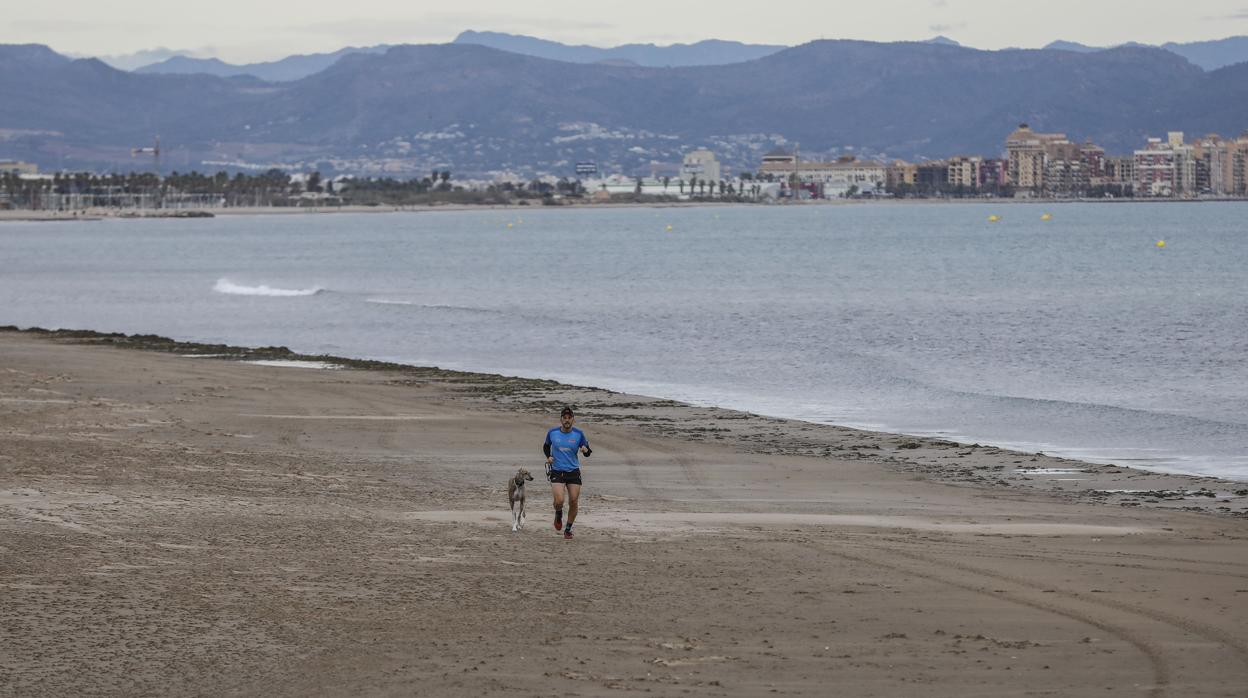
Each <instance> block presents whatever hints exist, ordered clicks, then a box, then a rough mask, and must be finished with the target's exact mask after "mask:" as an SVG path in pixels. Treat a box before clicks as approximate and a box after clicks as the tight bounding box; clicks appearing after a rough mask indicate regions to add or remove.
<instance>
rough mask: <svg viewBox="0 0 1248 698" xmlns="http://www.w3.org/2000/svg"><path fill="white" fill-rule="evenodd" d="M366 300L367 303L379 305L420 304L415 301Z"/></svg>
mask: <svg viewBox="0 0 1248 698" xmlns="http://www.w3.org/2000/svg"><path fill="white" fill-rule="evenodd" d="M366 300H367V302H369V303H377V304H379V305H420V303H417V302H415V301H396V300H392V299H390V298H369V299H366Z"/></svg>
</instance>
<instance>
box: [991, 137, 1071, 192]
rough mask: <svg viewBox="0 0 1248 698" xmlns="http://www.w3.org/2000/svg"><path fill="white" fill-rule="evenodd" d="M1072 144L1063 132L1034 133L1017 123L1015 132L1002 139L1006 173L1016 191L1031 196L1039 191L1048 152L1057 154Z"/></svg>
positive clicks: (1049, 157) (1042, 185)
mask: <svg viewBox="0 0 1248 698" xmlns="http://www.w3.org/2000/svg"><path fill="white" fill-rule="evenodd" d="M1069 145H1071V143H1070V140H1069V139H1067V138H1066V134H1064V133H1037V132H1035V131H1032V130H1031V127H1030V126H1028V125H1027V124H1019V127H1018V129H1017V130H1015V131H1014V132H1013V133H1011V134H1010V135H1009V136H1008V137H1007V138H1006V139H1005V151H1006V153H1007V160H1008V162H1009V165H1008V170H1007V172H1008V174H1009V178H1010V183H1012V184H1013V185H1014V186H1015V188H1017V189H1019V190H1023V191H1029V192H1031V193H1040V192H1042V191H1043V190H1044V189H1045V188H1046V186H1045V179H1044V177H1045V168H1046V165H1047V164H1048V162H1049V160H1050V159H1052V156H1051V153H1053V154H1057V153H1059V152H1061V151H1059V149H1060V148H1061V147H1063V146H1069Z"/></svg>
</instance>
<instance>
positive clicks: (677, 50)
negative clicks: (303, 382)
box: [102, 30, 1248, 82]
mask: <svg viewBox="0 0 1248 698" xmlns="http://www.w3.org/2000/svg"><path fill="white" fill-rule="evenodd" d="M451 43H456V44H474V45H478V46H489V47H490V48H496V49H499V50H501V51H508V52H510V53H519V54H523V55H526V56H536V57H538V58H547V59H550V60H553V61H563V62H567V63H608V64H612V65H621V66H643V67H651V68H659V67H688V66H699V65H729V64H732V63H744V62H745V61H751V60H754V59H756V58H762V57H763V56H769V55H771V54H773V53H776V52H778V51H781V50H783V49H786V48H790V47H788V46H781V45H775V44H745V43H741V42H739V41H720V40H718V39H709V40H706V41H699V42H697V43H694V44H672V45H669V46H656V45H655V44H624V45H621V46H615V47H612V48H599V47H596V46H569V45H567V44H562V43H559V42H557V41H549V40H546V39H539V38H536V37H532V36H524V35H521V34H506V33H503V32H490V31H472V30H469V31H464V32H460V34H459V35H458V36H456V37H455V39H454V41H452V42H451ZM926 43H932V44H943V45H947V46H961V44H959V43H958V42H956V41H954V40H953V39H950V38H948V37H945V36H936V37H933V38H931V39H928V40H927V41H926ZM1146 46H1147V44H1139V43H1134V42H1131V43H1126V44H1122V45H1121V46H1119V47H1114V48H1121V47H1135V48H1140V47H1146ZM388 48H390V46H389V45H385V44H381V45H377V46H367V47H347V48H342V49H339V50H337V51H333V52H331V53H315V54H306V55H295V56H287V57H286V58H282V59H281V60H276V61H268V62H261V63H247V64H241V65H240V64H233V63H226V62H224V61H221V60H219V59H216V58H196V57H192V56H187V55H181V54H176V53H175V52H172V51H169V50H168V49H155V50H153V51H150V52H140V54H136V55H135V56H112V57H107V58H102V60H104V62H106V63H108V64H109V65H111V66H113V67H115V68H120V69H122V70H134V71H135V72H139V73H162V74H181V75H191V74H196V73H203V74H205V75H216V76H219V77H233V76H236V75H251V76H253V77H257V78H260V79H261V80H268V81H270V82H284V81H290V80H299V79H301V78H305V77H308V76H309V75H313V74H315V73H319V72H320V71H322V70H324V69H326V68H328V67H329V66H331V65H333V64H334V63H335V62H336V61H337V60H338V59H339V58H341V57H343V56H345V55H348V54H352V53H383V52H385V51H386V49H388ZM1044 48H1045V49H1048V50H1056V51H1074V52H1077V53H1095V52H1097V51H1104V50H1106V48H1105V47H1097V46H1088V45H1086V44H1081V43H1078V42H1074V41H1062V40H1058V41H1054V42H1052V43H1050V44H1048V45H1047V46H1045V47H1044ZM1158 48H1162V49H1164V50H1167V51H1170V52H1171V53H1174V54H1177V55H1179V56H1183V57H1184V58H1186V59H1188V60H1189V61H1191V62H1192V63H1193V64H1195V65H1197V66H1199V67H1201V68H1203V69H1205V70H1217V69H1218V68H1223V67H1226V66H1228V65H1233V64H1235V63H1242V62H1244V61H1248V36H1232V37H1229V38H1226V39H1218V40H1215V41H1197V42H1191V43H1186V44H1180V43H1174V42H1171V43H1167V44H1164V45H1162V46H1160V47H1158ZM146 55H154V56H159V57H160V60H158V61H155V62H149V63H141V62H140V61H141V57H142V56H146ZM136 66H137V67H136Z"/></svg>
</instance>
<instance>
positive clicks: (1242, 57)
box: [1045, 36, 1248, 71]
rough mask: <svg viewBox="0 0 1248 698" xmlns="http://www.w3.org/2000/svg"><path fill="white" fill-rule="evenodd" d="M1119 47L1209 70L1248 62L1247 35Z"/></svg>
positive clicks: (1077, 48) (1063, 46) (1065, 44)
mask: <svg viewBox="0 0 1248 698" xmlns="http://www.w3.org/2000/svg"><path fill="white" fill-rule="evenodd" d="M1122 47H1148V48H1160V49H1164V50H1166V51H1169V52H1171V53H1173V54H1175V55H1178V56H1182V57H1183V58H1186V59H1187V60H1189V61H1191V62H1192V64H1194V65H1197V66H1200V67H1201V68H1202V69H1204V70H1208V71H1212V70H1217V69H1219V68H1225V67H1226V66H1229V65H1234V64H1236V63H1243V62H1245V61H1248V36H1229V37H1227V38H1225V39H1214V40H1211V41H1192V42H1188V43H1176V42H1173V41H1171V42H1168V43H1165V44H1162V45H1161V46H1155V47H1154V46H1148V45H1147V44H1140V43H1136V42H1128V43H1126V44H1122V45H1121V46H1117V47H1115V48H1122ZM1045 48H1046V49H1053V50H1058V51H1074V52H1078V53H1092V52H1096V51H1104V50H1106V48H1104V47H1098V46H1088V45H1086V44H1081V43H1078V42H1075V41H1062V40H1058V41H1054V42H1052V43H1050V44H1048V45H1047V46H1045Z"/></svg>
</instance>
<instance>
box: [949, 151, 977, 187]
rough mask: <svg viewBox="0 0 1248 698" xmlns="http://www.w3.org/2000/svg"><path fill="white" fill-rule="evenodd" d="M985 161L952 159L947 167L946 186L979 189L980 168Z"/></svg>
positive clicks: (963, 158)
mask: <svg viewBox="0 0 1248 698" xmlns="http://www.w3.org/2000/svg"><path fill="white" fill-rule="evenodd" d="M983 162H984V159H983V158H981V157H963V156H959V157H956V158H950V159H949V161H948V165H947V166H946V167H945V184H946V185H948V186H949V187H953V188H957V187H962V188H964V189H977V188H978V187H979V168H980V166H981V165H982V164H983Z"/></svg>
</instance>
